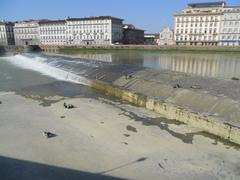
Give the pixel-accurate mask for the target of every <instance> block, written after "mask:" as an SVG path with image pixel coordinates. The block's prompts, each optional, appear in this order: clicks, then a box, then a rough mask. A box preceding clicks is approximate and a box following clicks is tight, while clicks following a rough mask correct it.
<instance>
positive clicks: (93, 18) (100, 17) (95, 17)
mask: <svg viewBox="0 0 240 180" xmlns="http://www.w3.org/2000/svg"><path fill="white" fill-rule="evenodd" d="M102 19H112V20H118V21H123V19H120V18H117V17H113V16H91V17H84V18H67V21H79V20H102Z"/></svg>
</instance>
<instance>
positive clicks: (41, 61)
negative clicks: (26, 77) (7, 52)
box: [4, 55, 90, 85]
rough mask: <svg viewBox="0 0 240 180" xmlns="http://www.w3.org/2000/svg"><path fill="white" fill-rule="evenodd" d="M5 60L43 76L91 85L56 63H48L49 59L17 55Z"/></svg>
mask: <svg viewBox="0 0 240 180" xmlns="http://www.w3.org/2000/svg"><path fill="white" fill-rule="evenodd" d="M4 59H7V60H8V61H9V62H10V63H12V64H13V65H15V66H17V67H20V68H22V69H28V70H32V71H37V72H39V73H41V74H43V75H46V76H50V77H53V78H55V79H58V80H62V81H69V82H73V83H78V84H84V85H89V84H90V83H89V81H88V80H87V79H86V78H84V77H81V76H79V75H76V74H74V73H72V72H68V71H66V70H63V69H60V68H59V67H58V66H54V63H48V62H47V59H46V58H43V57H39V56H36V57H27V56H23V55H15V56H10V57H5V58H4Z"/></svg>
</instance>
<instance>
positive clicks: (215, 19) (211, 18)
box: [176, 16, 220, 23]
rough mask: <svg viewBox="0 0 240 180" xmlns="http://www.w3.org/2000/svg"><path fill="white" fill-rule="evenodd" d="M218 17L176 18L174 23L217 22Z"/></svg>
mask: <svg viewBox="0 0 240 180" xmlns="http://www.w3.org/2000/svg"><path fill="white" fill-rule="evenodd" d="M219 20H220V17H217V16H200V17H198V16H197V17H177V18H176V22H178V23H184V22H202V21H211V22H214V21H219Z"/></svg>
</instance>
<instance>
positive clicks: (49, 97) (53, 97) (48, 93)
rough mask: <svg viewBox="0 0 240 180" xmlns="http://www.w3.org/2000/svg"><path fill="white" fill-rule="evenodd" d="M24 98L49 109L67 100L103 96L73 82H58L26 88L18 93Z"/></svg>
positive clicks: (17, 92)
mask: <svg viewBox="0 0 240 180" xmlns="http://www.w3.org/2000/svg"><path fill="white" fill-rule="evenodd" d="M16 94H19V95H21V96H23V97H26V98H30V99H33V100H36V101H39V102H40V104H39V105H41V106H44V107H47V106H51V104H54V103H57V102H59V101H62V100H64V99H66V98H74V97H84V98H92V99H98V97H102V96H103V94H102V93H101V92H99V91H97V90H94V89H92V88H91V87H87V86H84V85H80V84H74V83H71V82H64V81H56V82H51V83H47V84H41V85H35V86H30V87H25V88H22V89H20V90H17V91H16Z"/></svg>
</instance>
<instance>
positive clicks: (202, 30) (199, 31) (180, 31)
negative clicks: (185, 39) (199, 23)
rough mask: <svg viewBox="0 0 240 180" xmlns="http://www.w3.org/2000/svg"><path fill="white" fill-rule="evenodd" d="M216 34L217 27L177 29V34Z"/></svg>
mask: <svg viewBox="0 0 240 180" xmlns="http://www.w3.org/2000/svg"><path fill="white" fill-rule="evenodd" d="M189 33H190V34H193V33H194V34H216V33H218V32H217V28H211V29H208V28H200V29H176V34H189Z"/></svg>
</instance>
